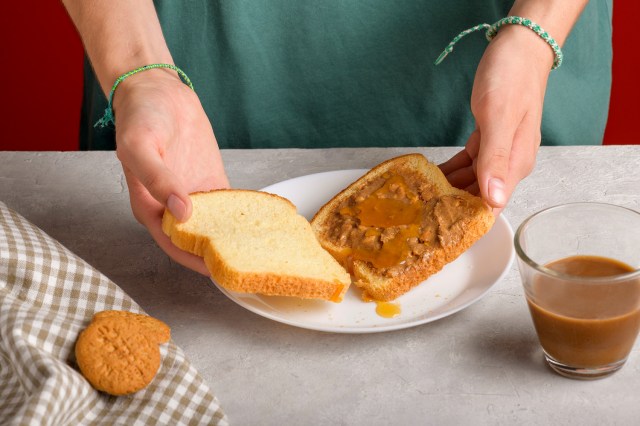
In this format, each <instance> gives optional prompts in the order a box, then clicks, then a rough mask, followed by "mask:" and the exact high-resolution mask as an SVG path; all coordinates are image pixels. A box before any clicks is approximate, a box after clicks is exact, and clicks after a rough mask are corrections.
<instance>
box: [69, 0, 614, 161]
mask: <svg viewBox="0 0 640 426" xmlns="http://www.w3.org/2000/svg"><path fill="white" fill-rule="evenodd" d="M511 4H512V2H511V1H497V0H460V1H435V0H422V1H420V0H322V1H309V0H299V1H292V0H227V1H225V0H218V1H180V2H177V1H160V0H158V1H156V9H157V11H158V16H159V19H160V22H161V25H162V28H163V32H164V36H165V39H166V41H167V44H168V46H169V49H170V51H171V54H172V56H173V59H174V62H175V64H176V65H177V66H178V67H180V68H181V69H183V70H184V71H185V72H186V73H187V75H188V76H189V77H190V78H191V80H192V82H193V84H194V86H195V90H196V92H197V93H198V95H199V97H200V100H201V101H202V104H203V106H204V109H205V111H206V113H207V115H208V117H209V119H210V120H211V122H212V125H213V128H214V133H215V135H216V138H217V140H218V144H219V145H220V147H221V148H281V147H299V148H319V147H365V146H441V145H464V144H465V143H466V141H467V138H468V137H469V134H470V133H471V132H472V131H473V129H474V127H475V124H474V119H473V116H472V115H471V111H470V107H469V99H470V97H471V88H472V84H473V78H474V73H475V70H476V67H477V64H478V61H479V60H480V58H481V56H482V54H483V52H484V49H485V48H486V46H487V41H486V39H485V38H484V34H483V33H481V32H478V33H474V34H471V35H468V36H467V37H465V38H464V39H462V40H461V41H460V42H459V43H458V44H457V45H456V48H455V51H454V53H452V54H451V55H449V56H448V57H447V59H446V60H445V61H444V62H443V63H442V64H441V65H439V66H437V67H436V66H435V65H434V60H435V59H436V58H437V57H438V55H439V54H440V52H441V51H442V50H443V49H444V47H445V46H446V45H447V44H448V43H449V41H450V40H451V39H452V38H453V37H454V36H455V35H457V34H458V33H459V32H460V31H462V30H464V29H466V28H469V27H472V26H474V25H477V24H479V23H483V22H486V23H493V22H495V21H497V20H499V19H500V18H502V17H504V16H506V15H507V13H508V11H509V9H510V7H511ZM611 10H612V0H608V1H607V0H592V1H591V2H590V3H589V5H588V6H587V7H586V9H585V10H584V12H583V14H582V16H581V17H580V20H579V21H578V23H577V24H576V26H575V27H574V29H573V31H572V33H571V35H570V36H569V38H568V39H567V41H566V43H565V45H564V47H563V51H564V54H565V57H564V63H563V65H562V67H560V68H559V69H558V70H555V71H553V72H551V74H550V77H549V83H548V87H547V93H546V98H545V107H544V113H543V122H542V142H543V144H546V145H572V144H601V143H602V138H603V134H604V128H605V125H606V119H607V111H608V107H609V94H610V87H611V58H612V50H611V32H612V29H611ZM140 65H144V64H140ZM116 96H117V94H116ZM105 107H106V100H105V97H104V95H103V94H102V92H101V90H100V88H99V86H98V85H97V83H96V80H95V77H94V76H93V73H92V71H91V69H90V67H89V66H86V67H85V96H84V102H83V113H82V123H81V126H82V127H81V148H83V149H113V148H114V133H113V130H112V129H106V130H105V129H99V128H94V127H93V124H94V123H95V122H96V121H97V120H98V119H99V118H100V117H101V115H102V113H103V112H104V108H105Z"/></svg>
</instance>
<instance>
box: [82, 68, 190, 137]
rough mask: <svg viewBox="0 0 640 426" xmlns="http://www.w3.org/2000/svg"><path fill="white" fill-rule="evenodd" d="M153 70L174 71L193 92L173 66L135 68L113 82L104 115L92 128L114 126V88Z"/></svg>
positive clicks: (185, 76) (188, 83)
mask: <svg viewBox="0 0 640 426" xmlns="http://www.w3.org/2000/svg"><path fill="white" fill-rule="evenodd" d="M154 68H168V69H171V70H174V71H175V72H177V73H178V75H179V76H180V78H182V80H183V81H184V82H185V84H187V85H188V86H189V87H190V88H191V90H195V89H194V88H193V84H192V83H191V80H189V77H187V74H185V73H184V71H182V70H181V69H180V68H178V67H176V66H175V65H171V64H151V65H145V66H143V67H140V68H136V69H134V70H131V71H129V72H126V73H124V74H122V75H121V76H120V77H118V78H117V79H116V81H115V83H113V87H112V88H111V92H110V93H109V103H108V104H107V109H105V110H104V115H103V116H102V118H101V119H100V120H98V121H97V122H96V124H94V127H98V126H100V127H107V126H108V125H109V123H112V124H114V125H115V124H116V118H115V116H114V115H113V104H112V103H113V94H114V92H115V91H116V88H117V87H118V85H119V84H120V83H122V82H123V81H124V80H125V79H126V78H127V77H131V76H132V75H134V74H137V73H139V72H142V71H147V70H151V69H154Z"/></svg>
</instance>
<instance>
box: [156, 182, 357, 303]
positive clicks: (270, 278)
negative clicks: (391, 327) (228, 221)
mask: <svg viewBox="0 0 640 426" xmlns="http://www.w3.org/2000/svg"><path fill="white" fill-rule="evenodd" d="M242 193H244V194H246V195H247V196H251V197H255V201H256V204H255V208H257V209H259V208H260V204H261V202H260V200H261V199H262V198H263V197H267V198H268V197H271V198H273V199H277V200H279V201H280V202H286V204H287V205H288V209H289V210H290V212H289V214H291V215H297V211H296V207H295V205H294V204H293V203H291V201H289V200H287V199H286V198H283V197H280V196H278V195H275V194H269V193H266V192H261V191H252V190H245V189H219V190H213V191H209V192H199V193H194V194H192V195H191V196H192V197H194V196H195V197H198V196H205V197H207V196H212V195H213V196H217V195H220V194H242ZM212 214H216V212H212ZM305 222H306V220H305ZM162 230H163V231H164V233H165V234H166V235H167V236H169V238H170V239H171V241H172V242H173V244H174V245H176V246H177V247H179V248H180V249H182V250H185V251H188V252H190V253H193V254H195V255H197V256H201V257H203V258H204V262H205V265H206V266H207V269H208V270H209V272H210V273H211V277H212V278H213V279H214V280H215V282H216V283H218V284H220V285H221V286H222V287H224V288H225V289H227V290H230V291H234V292H242V293H259V294H263V295H269V296H292V297H299V298H306V299H324V300H329V301H332V302H339V301H341V300H342V298H343V296H344V294H345V293H346V291H347V289H348V287H349V284H350V281H351V280H350V277H349V275H348V274H347V273H346V271H344V270H342V267H340V265H339V264H337V262H336V263H335V267H338V268H340V272H342V274H339V277H338V278H334V279H330V278H327V279H318V278H313V277H309V276H300V275H291V274H283V273H280V272H250V271H249V272H248V271H241V270H239V269H238V268H237V267H234V265H232V264H230V263H229V261H228V260H227V259H225V258H224V256H223V255H222V254H221V252H220V250H218V249H217V247H216V245H215V244H214V243H213V242H212V241H211V239H210V238H209V236H207V235H204V234H202V233H199V232H193V231H191V230H189V228H188V227H187V226H184V224H181V223H180V222H178V221H177V220H176V218H175V217H174V216H173V215H172V214H171V212H169V211H168V210H166V211H165V213H164V216H163V218H162ZM305 232H308V233H309V234H310V235H313V231H312V230H311V226H310V224H309V223H308V222H306V227H305ZM313 242H314V244H316V245H317V250H320V251H322V252H324V249H322V247H321V246H320V245H319V244H318V242H317V240H316V239H315V237H314V239H313ZM310 249H311V250H315V249H316V247H310ZM325 254H326V253H325ZM327 258H329V256H328V254H327ZM324 260H326V259H324ZM330 261H331V262H334V259H330Z"/></svg>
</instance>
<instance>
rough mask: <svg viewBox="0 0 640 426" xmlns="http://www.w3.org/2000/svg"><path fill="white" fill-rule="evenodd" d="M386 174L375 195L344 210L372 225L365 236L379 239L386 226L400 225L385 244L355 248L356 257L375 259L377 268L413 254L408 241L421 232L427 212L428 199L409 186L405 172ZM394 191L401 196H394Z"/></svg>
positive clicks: (385, 266)
mask: <svg viewBox="0 0 640 426" xmlns="http://www.w3.org/2000/svg"><path fill="white" fill-rule="evenodd" d="M384 177H385V178H387V181H386V182H385V183H384V184H383V185H382V186H381V187H380V188H378V189H377V190H375V191H374V192H373V193H372V194H371V195H369V196H368V197H367V198H365V199H364V200H362V201H360V202H356V204H355V205H354V206H351V207H344V208H342V209H341V210H340V214H342V215H345V216H352V217H356V218H358V219H359V221H360V225H362V226H366V227H368V229H367V230H366V231H365V233H364V238H365V239H366V238H374V239H377V238H379V237H380V236H381V235H382V232H383V230H384V228H391V227H398V230H397V233H396V234H395V235H394V236H393V237H392V238H391V239H389V240H387V241H386V242H385V243H384V244H383V245H382V247H376V246H374V245H367V244H359V245H356V246H355V247H353V249H352V250H351V253H350V254H351V256H352V258H353V259H355V260H364V261H367V262H371V264H372V265H373V266H374V267H376V268H388V267H391V266H394V265H398V264H400V263H402V261H403V260H404V259H406V258H407V256H409V254H410V253H411V247H410V246H409V244H408V242H407V241H408V239H409V238H417V237H418V236H419V234H420V226H419V223H420V221H421V220H422V216H423V212H424V203H423V202H421V201H420V198H419V197H418V196H417V195H416V194H414V193H413V192H412V191H411V190H410V189H409V187H408V186H407V184H406V182H405V181H404V179H403V178H402V176H400V175H393V176H390V175H388V174H387V175H385V176H384ZM390 194H391V195H392V196H390ZM393 194H399V196H398V197H397V198H394V197H393ZM400 197H401V198H400Z"/></svg>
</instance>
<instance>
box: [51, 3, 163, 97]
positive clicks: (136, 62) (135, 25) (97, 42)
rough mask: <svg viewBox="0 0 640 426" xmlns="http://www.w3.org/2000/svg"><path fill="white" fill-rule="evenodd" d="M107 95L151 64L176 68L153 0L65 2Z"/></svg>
mask: <svg viewBox="0 0 640 426" xmlns="http://www.w3.org/2000/svg"><path fill="white" fill-rule="evenodd" d="M62 2H63V4H64V6H65V8H66V9H67V12H68V13H69V16H70V17H71V19H72V20H73V22H74V24H75V26H76V28H77V29H78V32H79V33H80V37H81V38H82V42H83V43H84V47H85V50H86V52H87V55H88V57H89V60H90V61H91V64H92V66H93V68H94V71H95V73H96V77H97V78H98V81H99V82H100V86H101V87H102V90H103V91H104V92H105V94H108V93H109V91H110V90H111V86H112V85H113V82H114V81H115V79H116V78H117V77H118V76H120V75H122V74H123V73H125V72H127V71H130V70H132V69H134V68H137V67H140V66H143V65H148V64H151V63H160V62H161V63H169V64H173V59H172V58H171V54H170V52H169V49H168V48H167V44H166V42H165V40H164V37H163V35H162V29H161V28H160V23H159V21H158V16H157V14H156V11H155V8H154V5H153V1H151V0H135V1H131V0H92V1H83V0H62Z"/></svg>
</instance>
